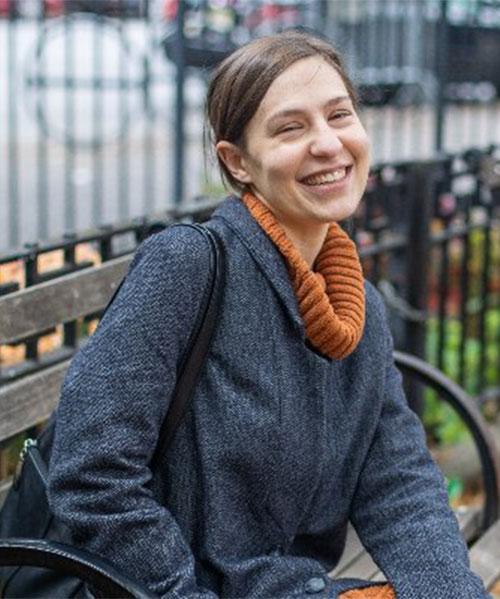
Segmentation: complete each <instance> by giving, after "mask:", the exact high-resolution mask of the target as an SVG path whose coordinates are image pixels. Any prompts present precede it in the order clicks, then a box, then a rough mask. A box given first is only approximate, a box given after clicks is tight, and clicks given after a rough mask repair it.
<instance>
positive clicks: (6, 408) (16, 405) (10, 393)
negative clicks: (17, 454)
mask: <svg viewBox="0 0 500 599" xmlns="http://www.w3.org/2000/svg"><path fill="white" fill-rule="evenodd" d="M68 365H69V360H65V361H64V362H61V363H59V364H56V365H55V366H51V367H50V368H46V369H45V370H41V371H40V372H37V373H35V374H31V375H29V376H26V377H24V378H22V379H21V380H19V381H15V382H13V383H9V384H8V385H4V386H2V387H0V414H2V418H1V419H0V439H7V438H9V437H12V436H13V435H16V434H18V433H20V432H22V431H24V430H26V429H27V428H30V427H31V426H34V425H35V424H38V423H39V422H42V421H43V420H46V419H47V418H48V417H49V416H50V414H51V413H52V411H53V410H54V408H55V407H56V405H57V402H58V400H59V391H60V387H61V383H62V380H63V377H64V373H65V372H66V369H67V368H68Z"/></svg>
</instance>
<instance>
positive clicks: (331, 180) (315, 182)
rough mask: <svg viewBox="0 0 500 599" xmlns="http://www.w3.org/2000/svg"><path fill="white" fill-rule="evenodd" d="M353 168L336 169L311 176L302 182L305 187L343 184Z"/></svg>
mask: <svg viewBox="0 0 500 599" xmlns="http://www.w3.org/2000/svg"><path fill="white" fill-rule="evenodd" d="M351 168H352V167H351V166H344V167H341V168H337V169H334V170H332V171H329V172H326V173H320V174H318V175H310V176H308V177H304V178H303V179H301V180H300V182H301V183H302V184H303V185H308V186H310V187H317V186H322V185H324V186H327V185H332V184H335V183H341V182H343V181H345V179H346V178H347V176H348V175H349V173H350V171H351Z"/></svg>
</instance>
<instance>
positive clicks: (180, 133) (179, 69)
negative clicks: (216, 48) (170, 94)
mask: <svg viewBox="0 0 500 599" xmlns="http://www.w3.org/2000/svg"><path fill="white" fill-rule="evenodd" d="M185 14H186V4H185V0H179V4H178V7H177V32H176V36H175V65H176V79H175V134H174V139H175V148H174V203H175V204H181V203H182V200H183V197H184V113H185V107H184V80H185V75H186V73H185V71H186V60H185V58H186V57H185V39H184V17H185Z"/></svg>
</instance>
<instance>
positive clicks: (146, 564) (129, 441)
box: [48, 227, 215, 597]
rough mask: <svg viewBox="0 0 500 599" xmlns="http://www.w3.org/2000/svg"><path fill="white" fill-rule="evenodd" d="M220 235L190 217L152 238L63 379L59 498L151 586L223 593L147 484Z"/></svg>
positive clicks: (89, 544) (91, 537) (83, 542)
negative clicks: (210, 235)
mask: <svg viewBox="0 0 500 599" xmlns="http://www.w3.org/2000/svg"><path fill="white" fill-rule="evenodd" d="M209 251H210V250H209V247H208V245H207V243H206V241H205V240H204V239H203V237H202V236H201V235H200V234H199V233H198V232H196V231H194V230H193V229H190V228H188V227H174V228H170V229H167V230H166V231H164V232H162V233H160V234H158V235H155V236H153V237H151V238H150V239H148V240H147V241H146V242H145V243H144V244H143V245H142V246H141V247H140V248H139V249H138V251H137V253H136V256H135V258H134V260H133V262H132V265H131V268H130V270H129V273H128V275H127V277H126V280H125V282H124V284H123V285H122V288H121V289H120V291H119V293H118V294H117V296H116V298H115V299H114V301H113V303H112V305H111V306H110V307H109V309H108V311H107V312H106V314H105V316H104V317H103V319H102V321H101V323H100V325H99V327H98V328H97V330H96V332H95V333H94V334H93V335H92V336H91V338H90V339H89V340H88V342H87V343H86V345H85V346H84V347H83V348H82V349H81V350H80V351H79V353H78V354H77V355H76V356H75V358H74V359H73V361H72V363H71V365H70V368H69V371H68V374H67V376H66V379H65V382H64V384H63V389H62V395H61V400H60V404H59V407H58V410H57V424H56V432H55V439H54V446H53V450H52V457H51V462H50V471H49V486H48V494H49V502H50V505H51V508H52V509H53V511H54V513H55V515H56V516H57V518H59V519H60V521H62V522H63V523H64V524H66V525H67V526H68V528H69V530H70V532H71V534H72V539H73V542H74V543H75V545H77V546H80V547H84V548H86V549H88V550H89V551H92V552H95V553H97V554H99V555H101V556H103V557H105V558H107V559H108V560H110V561H111V562H113V563H114V564H115V566H116V567H117V568H118V569H119V570H121V571H123V572H126V573H127V574H128V575H130V576H132V577H133V578H135V579H137V580H140V581H142V582H143V584H145V585H146V586H147V587H148V588H149V589H150V590H151V591H152V592H154V593H156V594H158V595H160V596H161V595H166V594H168V596H169V597H176V596H179V597H186V596H189V597H209V596H211V597H214V596H215V595H213V594H212V593H210V592H208V591H204V590H203V589H200V588H199V587H198V586H197V583H196V580H195V573H194V572H195V564H194V559H193V555H192V552H191V550H190V547H189V545H188V544H187V543H186V542H185V540H184V538H183V535H182V533H181V531H180V529H179V526H178V525H177V523H176V522H175V520H174V519H173V517H172V515H171V514H170V512H169V511H168V509H166V508H165V507H164V506H162V505H160V504H159V503H158V502H157V501H156V500H155V499H154V498H153V496H152V493H151V491H150V490H149V489H148V482H149V481H150V480H151V476H152V475H151V471H150V469H149V467H148V464H149V463H150V460H151V458H152V455H153V453H154V450H155V447H156V443H157V440H158V434H159V430H160V427H161V424H162V422H163V419H164V418H165V416H166V413H167V409H168V406H169V399H170V397H171V395H172V391H173V389H174V386H175V382H176V374H177V368H178V366H179V362H180V358H181V356H182V353H183V351H184V349H185V348H186V345H187V343H186V341H187V339H188V337H189V334H190V333H191V328H192V326H193V323H194V321H195V318H196V314H197V311H198V308H199V305H200V302H201V299H202V297H203V294H204V293H205V291H206V286H207V284H208V282H209V277H208V269H209Z"/></svg>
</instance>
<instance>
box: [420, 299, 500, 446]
mask: <svg viewBox="0 0 500 599" xmlns="http://www.w3.org/2000/svg"><path fill="white" fill-rule="evenodd" d="M462 326H463V325H462V323H461V321H460V320H458V319H457V318H447V319H446V320H445V323H444V347H443V357H442V360H443V361H442V368H443V370H444V372H445V373H446V374H447V375H448V376H449V377H450V378H451V379H453V380H455V381H458V379H459V373H460V351H461V343H462ZM499 331H500V308H490V309H488V310H487V311H486V314H485V344H486V346H485V368H484V372H483V373H481V372H480V358H481V343H480V341H479V339H477V338H475V337H472V336H467V337H466V338H465V340H464V342H463V343H464V366H465V371H464V379H463V383H464V387H465V389H466V391H467V392H468V393H469V394H471V395H474V394H476V393H477V391H478V390H479V389H480V388H481V387H488V386H496V385H498V384H499V383H500V372H499V371H498V363H499V361H500V347H499V343H498V335H499ZM438 346H439V322H438V319H437V318H431V319H430V320H429V322H428V327H427V337H426V355H427V357H428V359H429V361H431V362H433V363H434V364H436V362H437V355H438ZM481 376H483V380H481V379H480V377H481ZM423 421H424V424H425V426H426V429H427V431H428V432H429V433H430V435H431V436H432V438H433V439H434V441H435V442H437V443H438V444H439V445H452V444H455V443H460V442H462V441H463V440H464V439H465V438H466V436H467V434H468V433H467V430H466V428H465V426H464V425H463V423H462V421H461V420H460V418H459V416H458V415H457V414H456V412H454V411H453V410H452V409H451V408H450V407H449V406H448V405H447V404H446V403H445V402H443V401H441V400H440V399H439V398H438V397H437V396H436V394H435V392H433V391H432V390H426V391H425V393H424V413H423Z"/></svg>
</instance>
